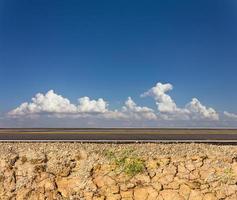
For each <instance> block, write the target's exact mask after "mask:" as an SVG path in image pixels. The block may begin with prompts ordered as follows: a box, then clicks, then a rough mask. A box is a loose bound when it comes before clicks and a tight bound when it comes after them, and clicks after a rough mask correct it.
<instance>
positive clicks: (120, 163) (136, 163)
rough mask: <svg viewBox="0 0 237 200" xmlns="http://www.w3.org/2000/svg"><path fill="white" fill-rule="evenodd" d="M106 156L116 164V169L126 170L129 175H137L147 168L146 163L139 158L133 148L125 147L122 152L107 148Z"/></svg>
mask: <svg viewBox="0 0 237 200" xmlns="http://www.w3.org/2000/svg"><path fill="white" fill-rule="evenodd" d="M105 156H106V157H107V158H108V159H109V160H110V161H111V162H113V163H114V164H115V165H116V170H117V171H119V172H124V173H126V174H127V175H129V176H135V175H136V174H138V173H141V172H143V171H144V169H145V163H144V161H143V160H142V159H140V158H138V157H137V155H136V154H135V153H134V151H133V150H132V149H125V150H124V151H121V152H116V153H115V152H114V151H111V150H107V151H106V152H105Z"/></svg>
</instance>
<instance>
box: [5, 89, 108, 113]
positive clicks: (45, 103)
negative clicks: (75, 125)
mask: <svg viewBox="0 0 237 200" xmlns="http://www.w3.org/2000/svg"><path fill="white" fill-rule="evenodd" d="M78 101H79V104H78V105H75V104H72V103H71V102H70V101H69V100H68V99H67V98H64V97H62V96H61V95H58V94H56V93H55V92H54V91H53V90H50V91H48V92H47V93H46V94H45V95H44V94H41V93H38V94H36V95H35V97H33V98H32V102H30V103H28V102H24V103H22V104H21V105H20V106H19V107H17V108H15V109H14V110H12V111H10V112H9V113H8V114H9V116H12V117H17V116H26V115H38V114H81V113H103V112H106V111H107V106H108V105H107V103H106V102H105V101H104V100H103V99H101V98H99V99H98V100H90V99H89V97H82V98H80V99H78ZM57 116H60V115H57Z"/></svg>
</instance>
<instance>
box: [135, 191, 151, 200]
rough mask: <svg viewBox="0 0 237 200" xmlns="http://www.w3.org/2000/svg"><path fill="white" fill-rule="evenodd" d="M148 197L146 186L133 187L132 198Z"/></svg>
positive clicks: (137, 199)
mask: <svg viewBox="0 0 237 200" xmlns="http://www.w3.org/2000/svg"><path fill="white" fill-rule="evenodd" d="M147 197H148V190H147V188H135V189H134V199H135V200H144V199H147Z"/></svg>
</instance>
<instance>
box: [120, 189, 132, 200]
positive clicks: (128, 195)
mask: <svg viewBox="0 0 237 200" xmlns="http://www.w3.org/2000/svg"><path fill="white" fill-rule="evenodd" d="M120 195H121V197H122V199H128V198H131V199H132V198H133V190H128V191H121V192H120Z"/></svg>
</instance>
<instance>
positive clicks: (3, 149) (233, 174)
mask: <svg viewBox="0 0 237 200" xmlns="http://www.w3.org/2000/svg"><path fill="white" fill-rule="evenodd" d="M108 150H109V151H112V152H113V153H114V154H115V158H113V157H111V155H112V154H109V155H110V156H106V154H105V152H108ZM117 154H118V155H119V154H121V155H126V156H127V157H128V159H130V160H132V158H134V157H136V158H139V159H140V160H142V162H143V163H144V169H143V170H142V171H141V172H138V173H135V174H132V175H131V174H130V175H129V174H127V173H126V170H124V169H123V165H121V163H123V162H124V160H123V159H121V160H116V155H117ZM236 158H237V147H236V146H214V145H204V144H127V145H119V144H111V145H109V144H79V143H40V144H37V143H34V144H31V143H1V145H0V199H1V200H2V199H3V200H5V199H6V200H7V199H17V200H25V199H32V200H34V199H39V200H41V199H42V200H43V199H49V200H53V199H59V200H61V199H62V200H63V199H75V200H76V199H81V200H105V199H106V200H156V199H157V200H169V199H170V200H217V199H226V200H236V199H237V159H236ZM119 163H120V164H119ZM117 165H118V166H119V168H118V167H116V166H117ZM133 167H134V166H133Z"/></svg>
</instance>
